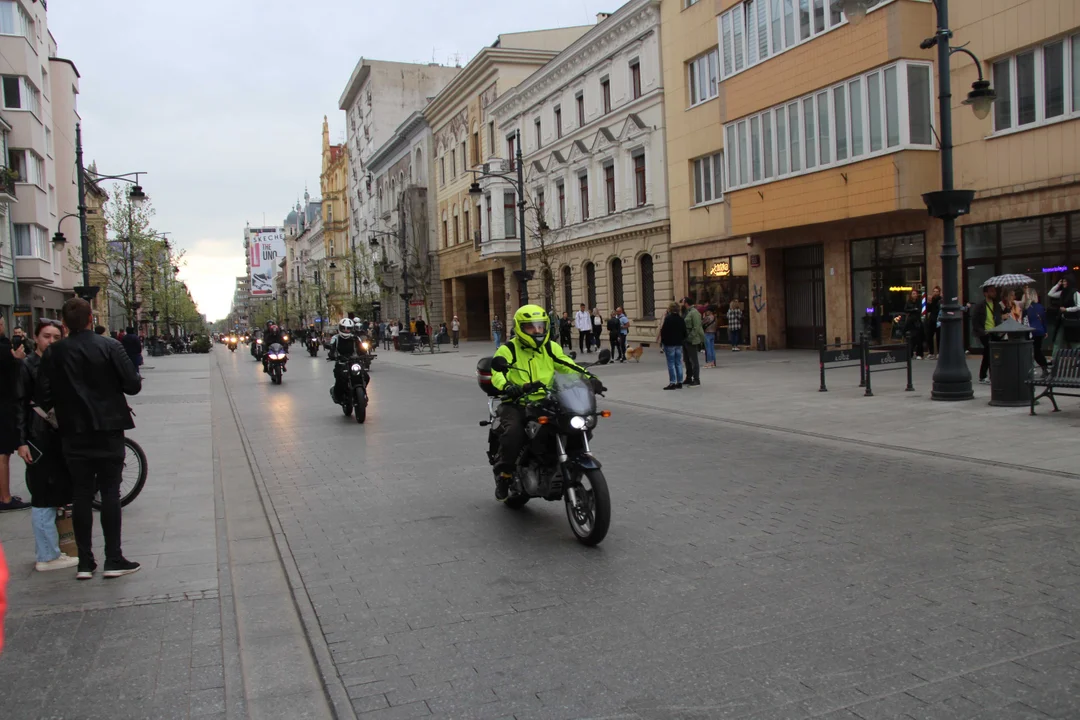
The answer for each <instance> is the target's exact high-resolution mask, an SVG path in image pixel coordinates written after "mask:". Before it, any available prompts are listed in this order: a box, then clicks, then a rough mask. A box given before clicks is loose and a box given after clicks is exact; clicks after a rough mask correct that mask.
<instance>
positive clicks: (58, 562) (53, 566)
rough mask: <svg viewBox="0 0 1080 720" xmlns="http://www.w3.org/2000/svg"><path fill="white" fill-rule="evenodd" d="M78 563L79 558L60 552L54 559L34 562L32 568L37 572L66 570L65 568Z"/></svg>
mask: <svg viewBox="0 0 1080 720" xmlns="http://www.w3.org/2000/svg"><path fill="white" fill-rule="evenodd" d="M78 564H79V558H77V557H71V556H70V555H65V554H64V553H60V557H58V558H56V559H55V560H50V561H48V562H39V563H37V564H35V565H34V569H35V570H37V571H38V572H49V571H50V570H66V569H67V568H73V567H75V566H76V565H78Z"/></svg>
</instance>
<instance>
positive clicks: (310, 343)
mask: <svg viewBox="0 0 1080 720" xmlns="http://www.w3.org/2000/svg"><path fill="white" fill-rule="evenodd" d="M307 351H308V353H310V355H311V357H317V356H318V354H319V338H318V337H316V336H315V335H312V336H311V337H309V338H308V339H307Z"/></svg>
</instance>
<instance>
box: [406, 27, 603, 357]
mask: <svg viewBox="0 0 1080 720" xmlns="http://www.w3.org/2000/svg"><path fill="white" fill-rule="evenodd" d="M590 27H591V26H583V27H573V28H561V29H557V30H542V31H536V32H525V33H512V34H504V35H500V36H499V39H498V41H497V42H495V43H494V44H493V45H492V46H491V47H485V48H483V49H482V50H481V51H480V52H479V53H478V54H477V55H476V57H474V58H473V59H472V60H471V61H470V62H469V64H468V65H467V66H466V67H465V68H464V69H463V70H462V72H461V73H459V74H458V75H457V76H455V77H454V79H453V80H452V81H451V82H450V84H449V85H447V86H446V87H445V88H444V89H443V90H442V91H441V92H440V93H439V94H438V95H437V96H436V97H435V99H434V100H432V101H431V103H430V104H429V105H428V107H427V108H426V109H425V110H424V117H425V118H426V119H427V121H428V125H429V126H430V127H431V129H432V136H433V140H432V148H433V152H434V158H435V177H434V178H433V181H432V182H431V183H430V184H429V186H428V187H429V189H430V188H433V189H434V190H435V199H436V207H437V210H436V234H437V236H438V248H439V250H438V255H439V274H440V278H441V280H442V294H443V308H444V309H445V314H446V315H447V316H452V315H457V316H458V317H459V318H460V320H461V326H462V328H461V331H462V336H463V337H466V338H473V339H482V338H487V337H489V334H490V329H491V322H492V320H493V318H495V317H496V316H498V317H501V318H503V320H504V322H505V318H506V317H507V316H508V314H512V313H513V311H514V310H516V309H517V298H518V290H517V284H516V282H515V281H514V279H513V275H512V273H513V271H514V270H515V269H517V268H518V266H519V261H518V259H517V257H516V255H515V254H513V253H505V254H499V255H496V256H492V257H484V256H482V254H481V251H482V248H481V245H482V243H483V238H484V237H490V231H488V232H487V233H486V234H485V228H490V222H491V221H490V218H489V217H488V214H489V213H490V212H494V211H493V210H492V209H491V207H490V205H489V206H488V207H487V208H485V207H484V206H483V204H482V202H481V201H480V200H477V199H475V198H473V197H472V196H470V195H469V186H470V185H471V184H472V182H473V181H474V180H475V179H476V177H475V175H474V174H473V173H471V172H469V171H470V170H472V169H478V168H479V167H480V166H481V165H482V164H483V163H485V162H487V161H488V160H489V159H493V158H499V157H502V156H504V155H505V154H506V153H507V152H511V153H512V151H510V149H509V148H508V147H507V142H508V138H507V137H506V136H505V134H504V132H503V130H502V129H500V128H498V127H497V126H496V123H495V120H494V118H493V117H492V116H491V114H490V113H489V110H488V108H489V106H490V105H491V104H492V103H493V102H494V101H495V99H496V98H497V97H499V96H501V95H502V94H503V93H505V92H506V91H507V90H509V89H510V88H512V87H514V86H515V85H517V84H518V83H519V82H521V81H522V80H524V79H525V78H527V77H528V76H529V75H531V74H532V73H533V72H534V71H535V70H537V69H538V68H540V67H541V66H542V65H544V64H545V63H547V62H548V61H549V60H551V59H552V58H553V57H555V56H556V55H557V54H558V53H559V52H560V51H561V50H563V49H564V48H566V47H567V46H568V45H570V44H571V43H572V42H574V41H575V40H577V39H578V38H580V37H581V36H582V35H584V34H585V33H586V32H587V31H588V30H589V28H590ZM500 167H501V166H500ZM501 210H502V208H500V212H501ZM446 319H447V320H448V319H449V317H447V318H446ZM438 320H440V319H437V318H433V321H438Z"/></svg>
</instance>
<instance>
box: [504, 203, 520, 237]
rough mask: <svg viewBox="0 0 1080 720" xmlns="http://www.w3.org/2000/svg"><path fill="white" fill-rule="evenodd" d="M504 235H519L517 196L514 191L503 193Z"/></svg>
mask: <svg viewBox="0 0 1080 720" xmlns="http://www.w3.org/2000/svg"><path fill="white" fill-rule="evenodd" d="M503 227H504V228H505V229H506V232H504V233H503V237H507V238H512V237H517V196H516V195H515V194H514V193H512V192H504V193H503Z"/></svg>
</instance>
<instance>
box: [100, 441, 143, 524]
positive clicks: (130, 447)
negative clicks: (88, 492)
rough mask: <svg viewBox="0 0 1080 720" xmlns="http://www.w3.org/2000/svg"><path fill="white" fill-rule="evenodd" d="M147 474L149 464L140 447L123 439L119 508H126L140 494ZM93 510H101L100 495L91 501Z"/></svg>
mask: <svg viewBox="0 0 1080 720" xmlns="http://www.w3.org/2000/svg"><path fill="white" fill-rule="evenodd" d="M148 474H149V463H148V462H147V460H146V453H145V452H143V449H142V446H141V445H139V443H137V442H135V441H134V440H132V439H131V438H129V437H125V438H124V469H123V472H122V473H121V476H120V507H127V506H128V504H130V503H131V502H132V501H133V500H134V499H135V498H137V497H138V496H139V493H141V492H142V490H143V487H144V486H145V485H146V476H147V475H148ZM91 503H92V504H93V506H94V509H95V510H100V509H101V493H94V499H93V500H92V501H91Z"/></svg>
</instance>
